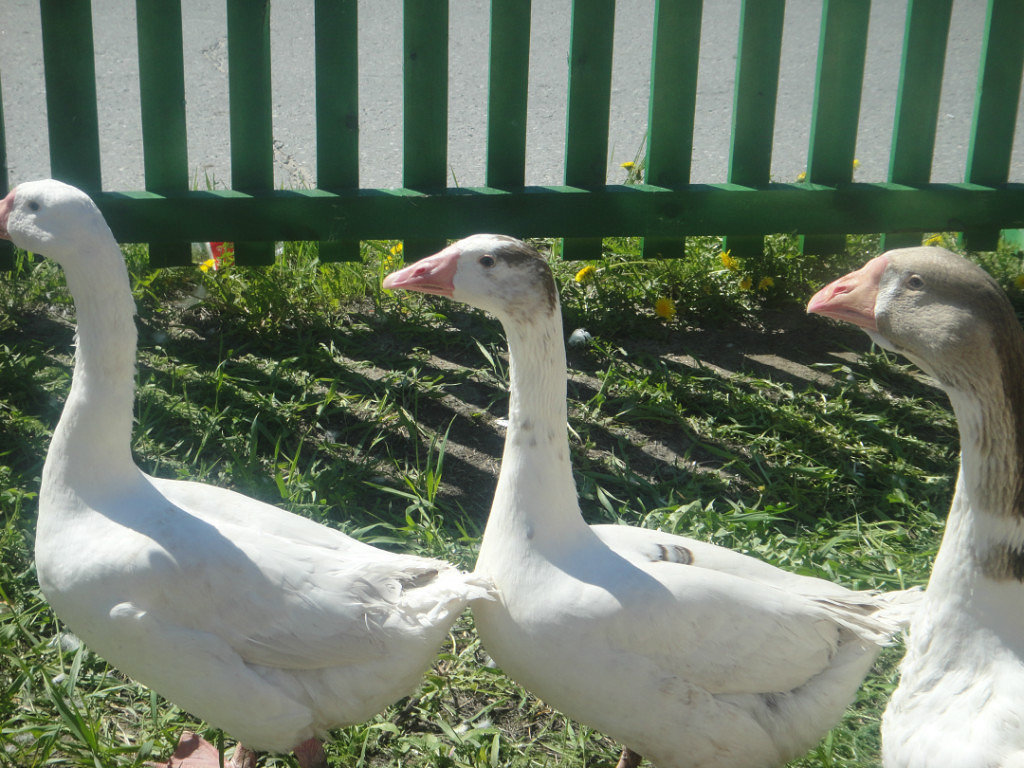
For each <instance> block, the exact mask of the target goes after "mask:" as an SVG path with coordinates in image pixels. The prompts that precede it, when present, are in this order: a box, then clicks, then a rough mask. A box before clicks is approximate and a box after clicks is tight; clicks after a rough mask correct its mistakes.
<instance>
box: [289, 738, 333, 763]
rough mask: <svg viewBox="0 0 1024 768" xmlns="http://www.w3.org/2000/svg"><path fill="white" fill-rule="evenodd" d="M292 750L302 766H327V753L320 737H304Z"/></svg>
mask: <svg viewBox="0 0 1024 768" xmlns="http://www.w3.org/2000/svg"><path fill="white" fill-rule="evenodd" d="M292 752H294V753H295V759H296V760H298V761H299V765H300V766H302V768H327V755H326V754H325V753H324V745H323V742H321V741H320V739H306V740H305V741H304V742H302V743H301V744H299V746H297V747H295V749H293V750H292Z"/></svg>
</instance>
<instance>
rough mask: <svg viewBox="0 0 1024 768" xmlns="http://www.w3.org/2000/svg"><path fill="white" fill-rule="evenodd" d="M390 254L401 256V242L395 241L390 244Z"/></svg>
mask: <svg viewBox="0 0 1024 768" xmlns="http://www.w3.org/2000/svg"><path fill="white" fill-rule="evenodd" d="M391 255H392V256H401V255H402V244H401V243H395V244H394V245H392V246H391Z"/></svg>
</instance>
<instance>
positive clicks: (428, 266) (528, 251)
mask: <svg viewBox="0 0 1024 768" xmlns="http://www.w3.org/2000/svg"><path fill="white" fill-rule="evenodd" d="M383 286H384V288H387V289H396V288H401V289H405V290H410V291H419V292H421V293H430V294H434V295H437V296H447V297H448V298H450V299H454V300H455V301H461V302H464V303H466V304H469V305H471V306H474V307H477V308H478V309H482V310H484V311H485V312H490V313H491V314H493V315H494V316H496V317H497V318H498V319H499V320H501V321H502V322H503V323H504V322H513V323H524V322H526V323H529V322H530V321H531V320H533V319H539V318H543V317H548V318H549V317H551V315H552V314H554V312H555V311H556V310H557V308H558V293H557V291H556V289H555V281H554V278H553V277H552V274H551V268H550V267H549V266H548V264H547V262H546V261H544V259H543V257H542V256H541V255H540V254H539V253H538V252H537V251H536V250H534V249H533V248H532V247H530V246H529V245H527V244H526V243H524V242H522V241H521V240H516V239H515V238H513V237H507V236H505V235H472V236H471V237H467V238H464V239H462V240H459V241H458V242H456V243H453V244H452V245H450V246H448V247H447V248H445V249H444V250H443V251H441V252H440V253H436V254H434V255H433V256H428V257H427V258H425V259H421V260H420V261H417V262H415V263H413V264H410V265H409V266H407V267H405V268H403V269H400V270H399V271H397V272H394V273H392V274H390V275H388V276H387V277H386V278H384V283H383Z"/></svg>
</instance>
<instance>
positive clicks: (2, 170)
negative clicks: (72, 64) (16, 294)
mask: <svg viewBox="0 0 1024 768" xmlns="http://www.w3.org/2000/svg"><path fill="white" fill-rule="evenodd" d="M8 178H9V176H8V172H7V132H6V130H5V129H4V93H3V82H2V80H0V197H6V196H7V193H8V192H9V191H10V190H9V188H8V186H7V179H8ZM13 268H14V244H13V243H11V241H10V240H0V271H3V270H9V269H13Z"/></svg>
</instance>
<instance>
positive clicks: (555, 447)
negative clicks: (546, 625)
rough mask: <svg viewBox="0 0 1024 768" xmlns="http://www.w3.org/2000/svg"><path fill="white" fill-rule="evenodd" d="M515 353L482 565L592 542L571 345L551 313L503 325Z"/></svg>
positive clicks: (511, 360) (556, 310) (558, 316)
mask: <svg viewBox="0 0 1024 768" xmlns="http://www.w3.org/2000/svg"><path fill="white" fill-rule="evenodd" d="M503 325H504V328H505V333H506V335H507V337H508V347H509V368H510V371H509V378H510V382H511V396H510V402H509V426H508V432H507V434H506V436H505V451H504V454H503V456H502V461H501V473H500V475H499V477H498V487H497V490H496V492H495V495H494V504H493V506H492V508H491V514H490V517H489V519H488V522H487V531H486V533H485V536H484V541H483V544H482V545H481V549H480V561H481V562H485V561H487V560H488V558H490V557H492V556H495V555H496V554H497V553H496V552H492V550H494V549H495V548H498V547H507V546H508V545H509V544H510V543H515V542H520V543H522V542H526V541H529V542H530V544H529V546H530V548H531V549H532V550H533V551H538V552H541V553H554V552H559V551H564V550H565V548H566V547H571V546H572V545H573V543H579V541H580V540H581V539H586V538H587V537H589V536H591V535H592V534H590V529H589V527H588V526H587V524H586V522H585V521H584V520H583V516H582V515H581V514H580V509H579V501H578V499H577V495H576V484H575V482H574V480H573V476H572V465H571V463H570V461H569V440H568V435H567V423H566V370H565V343H564V341H563V339H562V316H561V311H560V309H559V308H558V306H557V304H556V306H555V308H554V311H553V312H551V313H543V314H538V315H535V316H531V317H529V318H521V317H520V318H517V319H516V320H515V321H509V320H503Z"/></svg>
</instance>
